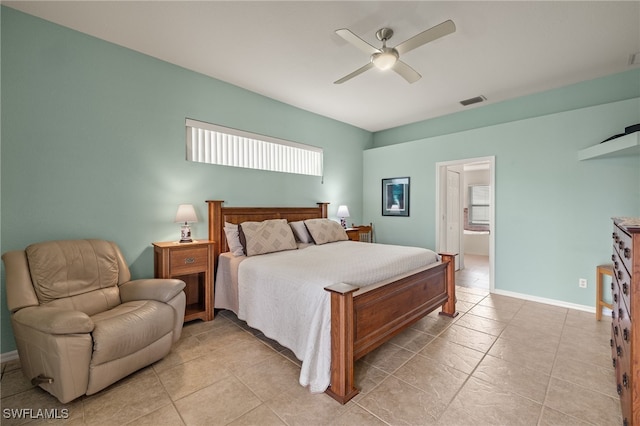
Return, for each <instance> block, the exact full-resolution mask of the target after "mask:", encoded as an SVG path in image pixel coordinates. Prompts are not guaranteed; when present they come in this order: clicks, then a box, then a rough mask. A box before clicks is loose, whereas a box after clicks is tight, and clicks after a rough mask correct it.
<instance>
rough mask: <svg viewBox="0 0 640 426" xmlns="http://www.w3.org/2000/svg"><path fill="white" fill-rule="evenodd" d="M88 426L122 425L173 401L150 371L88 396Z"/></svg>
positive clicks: (85, 409) (139, 373)
mask: <svg viewBox="0 0 640 426" xmlns="http://www.w3.org/2000/svg"><path fill="white" fill-rule="evenodd" d="M83 403H84V417H85V422H86V423H87V424H96V425H101V424H123V423H126V422H130V421H131V420H133V419H137V418H139V417H142V416H144V415H147V414H149V413H151V412H153V411H155V410H157V409H158V408H161V407H164V406H165V405H169V404H171V399H170V398H169V395H168V394H167V392H166V391H165V389H164V387H163V386H162V384H161V383H160V380H159V379H158V377H157V376H156V374H155V372H154V371H153V369H151V368H147V369H144V370H141V371H139V372H138V373H135V374H134V375H132V376H129V377H127V378H126V379H124V380H122V381H120V382H117V383H116V384H115V385H112V386H111V387H108V388H107V389H104V390H103V391H101V392H98V393H97V394H95V395H91V396H88V397H85V398H84V400H83Z"/></svg>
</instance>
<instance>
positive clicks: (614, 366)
mask: <svg viewBox="0 0 640 426" xmlns="http://www.w3.org/2000/svg"><path fill="white" fill-rule="evenodd" d="M611 360H612V361H613V368H616V359H615V358H611Z"/></svg>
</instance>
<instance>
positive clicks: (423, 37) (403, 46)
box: [395, 19, 456, 55]
mask: <svg viewBox="0 0 640 426" xmlns="http://www.w3.org/2000/svg"><path fill="white" fill-rule="evenodd" d="M455 30H456V24H454V23H453V21H452V20H450V19H449V20H448V21H444V22H443V23H441V24H438V25H436V26H435V27H431V28H429V29H428V30H425V31H423V32H421V33H419V34H416V35H415V36H413V37H411V38H410V39H409V40H405V41H403V42H402V43H400V44H399V45H397V46H396V47H395V49H396V50H397V51H398V53H399V54H400V55H402V54H403V53H407V52H409V51H411V50H413V49H415V48H416V47H420V46H422V45H423V44H426V43H429V42H430V41H433V40H436V39H439V38H440V37H444V36H446V35H448V34H451V33H453V32H455Z"/></svg>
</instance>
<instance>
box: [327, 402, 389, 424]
mask: <svg viewBox="0 0 640 426" xmlns="http://www.w3.org/2000/svg"><path fill="white" fill-rule="evenodd" d="M330 424H331V425H332V426H384V425H386V423H385V422H383V421H382V420H380V419H379V418H377V417H376V416H374V415H373V414H371V413H370V412H368V411H367V410H365V409H364V408H362V407H360V406H358V405H354V406H352V407H351V408H349V410H348V411H347V412H346V413H344V414H343V415H341V416H340V417H338V418H337V419H335V420H334V421H332V422H331V423H330Z"/></svg>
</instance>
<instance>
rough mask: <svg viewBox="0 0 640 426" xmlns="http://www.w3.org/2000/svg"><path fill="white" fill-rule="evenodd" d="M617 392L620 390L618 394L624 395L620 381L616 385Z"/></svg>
mask: <svg viewBox="0 0 640 426" xmlns="http://www.w3.org/2000/svg"><path fill="white" fill-rule="evenodd" d="M616 392H618V395H622V385H621V384H620V383H618V386H616Z"/></svg>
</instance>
